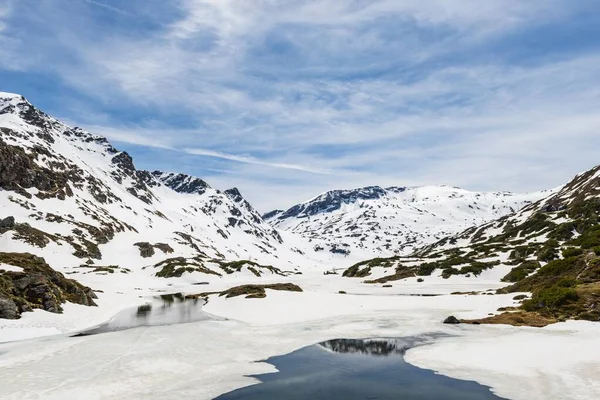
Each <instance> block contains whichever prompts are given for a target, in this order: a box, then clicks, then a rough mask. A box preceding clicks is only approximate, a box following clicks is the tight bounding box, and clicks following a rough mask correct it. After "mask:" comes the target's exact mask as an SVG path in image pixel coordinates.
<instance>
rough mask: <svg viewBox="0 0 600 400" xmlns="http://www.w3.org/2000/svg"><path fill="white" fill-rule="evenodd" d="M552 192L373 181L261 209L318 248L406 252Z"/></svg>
mask: <svg viewBox="0 0 600 400" xmlns="http://www.w3.org/2000/svg"><path fill="white" fill-rule="evenodd" d="M549 193H550V192H548V191H545V192H535V193H528V194H514V193H509V192H494V193H477V192H470V191H467V190H463V189H460V188H456V187H450V186H420V187H389V188H381V187H379V186H370V187H365V188H360V189H354V190H335V191H330V192H326V193H324V194H321V195H319V196H317V197H315V198H313V199H311V200H309V201H307V202H305V203H301V204H298V205H295V206H294V207H292V208H290V209H289V210H287V211H282V210H275V211H272V212H270V213H267V214H265V215H263V218H265V220H267V221H268V222H270V223H271V224H272V225H273V226H274V227H276V228H278V229H281V230H286V231H291V232H295V233H298V234H301V235H303V236H305V237H307V238H310V239H312V240H313V241H314V242H315V248H316V249H324V250H329V251H333V252H341V253H343V252H361V253H363V254H365V255H367V254H373V255H393V254H407V253H409V252H410V251H412V250H414V249H416V248H419V247H421V246H423V245H426V244H429V243H433V242H435V241H437V240H439V239H441V238H443V237H445V236H448V235H453V234H456V233H458V232H460V231H462V230H464V229H466V228H468V227H471V226H476V225H480V224H482V223H485V222H488V221H491V220H494V219H496V218H499V217H502V216H504V215H507V214H510V213H512V212H515V211H517V210H519V209H520V208H522V207H524V206H526V205H528V204H530V203H531V202H534V201H537V200H539V199H540V198H542V197H545V196H547V195H548V194H549Z"/></svg>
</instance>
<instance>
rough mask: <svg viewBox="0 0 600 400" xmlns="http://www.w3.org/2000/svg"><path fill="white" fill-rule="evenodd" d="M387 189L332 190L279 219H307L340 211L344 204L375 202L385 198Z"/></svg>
mask: <svg viewBox="0 0 600 400" xmlns="http://www.w3.org/2000/svg"><path fill="white" fill-rule="evenodd" d="M386 193H387V190H386V189H383V188H381V187H379V186H368V187H364V188H361V189H354V190H332V191H331V192H327V193H324V194H322V195H320V196H319V197H317V198H316V199H314V200H312V201H310V202H308V203H303V204H297V205H295V206H294V207H292V208H290V209H289V210H287V211H285V212H284V213H282V214H281V215H280V216H279V217H278V218H279V219H286V218H291V217H297V218H306V217H309V216H311V215H315V214H320V213H325V212H331V211H335V210H339V209H340V208H341V207H342V204H351V203H355V202H356V201H358V200H373V199H379V198H381V197H383V196H385V195H386Z"/></svg>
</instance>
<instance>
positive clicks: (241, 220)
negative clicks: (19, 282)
mask: <svg viewBox="0 0 600 400" xmlns="http://www.w3.org/2000/svg"><path fill="white" fill-rule="evenodd" d="M0 133H1V136H0V188H1V190H0V220H3V221H4V223H3V224H2V225H3V226H2V228H0V252H16V253H31V254H34V255H38V256H41V257H43V258H44V259H45V260H46V262H47V263H48V264H49V265H50V266H51V267H52V268H55V269H56V270H57V271H60V272H63V273H66V274H70V275H73V277H74V278H76V279H77V280H79V281H82V282H83V283H85V284H88V285H95V284H96V283H97V282H98V281H97V280H95V279H91V276H97V275H105V276H107V278H106V279H109V278H111V277H113V278H112V279H113V280H115V282H117V286H118V284H120V283H119V282H121V283H122V282H125V281H127V279H125V278H124V276H125V275H130V276H131V279H129V281H144V280H147V279H149V278H155V277H157V276H158V277H172V276H175V277H180V276H182V275H183V276H184V278H186V277H187V278H186V279H188V280H202V277H203V276H207V275H227V274H228V273H230V272H235V273H241V274H249V275H251V276H253V275H262V274H264V273H266V274H273V273H282V274H283V273H284V272H280V271H285V270H293V269H295V268H297V267H298V266H299V265H306V264H307V263H310V262H311V261H310V260H309V259H308V258H307V257H306V256H305V255H303V250H301V249H298V248H297V245H299V246H300V247H302V245H303V240H302V239H301V240H300V241H299V242H298V243H296V241H295V238H294V237H293V235H289V237H290V239H289V240H286V241H284V239H283V238H282V237H281V235H280V234H279V233H278V231H277V230H276V229H274V228H273V227H272V226H270V225H269V224H268V223H265V222H264V221H263V219H262V218H261V216H260V214H259V213H258V212H256V210H254V209H253V208H252V206H251V205H250V204H249V203H248V202H247V201H246V200H245V199H244V198H243V197H242V195H241V194H240V192H239V191H238V190H237V189H230V190H227V191H224V192H221V191H219V190H216V189H214V188H212V187H210V186H209V185H208V184H207V183H206V182H204V181H202V180H201V179H198V178H194V177H190V176H187V175H183V174H175V173H164V172H159V171H155V172H148V171H142V170H138V169H137V168H136V167H135V166H134V163H133V160H132V158H131V157H130V156H129V154H127V153H126V152H122V151H119V150H117V149H116V148H115V147H113V146H112V145H111V144H110V143H109V142H108V141H107V140H106V139H105V138H103V137H100V136H96V135H93V134H91V133H89V132H86V131H84V130H82V129H80V128H72V127H70V126H67V125H65V124H63V123H61V122H60V121H58V120H56V119H55V118H53V117H51V116H49V115H47V114H45V113H43V112H42V111H40V110H38V109H37V108H35V107H34V106H33V105H31V104H30V103H29V102H28V101H27V100H26V99H25V98H23V97H22V96H19V95H14V94H8V93H0ZM304 247H305V249H304V250H306V249H308V250H309V251H310V246H308V245H306V246H304ZM239 260H248V261H249V263H247V264H244V263H241V264H235V268H234V269H232V268H230V266H228V265H227V263H230V262H232V261H239ZM6 264H7V263H6V262H3V261H2V260H0V269H6V268H4V267H5V266H6ZM270 265H272V266H274V267H275V268H267V267H268V266H270ZM115 272H118V274H117V273H115ZM116 276H118V277H119V278H118V279H117V278H114V277H116Z"/></svg>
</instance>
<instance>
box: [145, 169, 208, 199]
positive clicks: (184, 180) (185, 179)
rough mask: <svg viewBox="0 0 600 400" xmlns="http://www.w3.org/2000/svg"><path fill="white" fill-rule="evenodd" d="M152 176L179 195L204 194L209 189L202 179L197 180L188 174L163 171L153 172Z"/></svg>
mask: <svg viewBox="0 0 600 400" xmlns="http://www.w3.org/2000/svg"><path fill="white" fill-rule="evenodd" d="M152 176H154V177H155V178H156V179H158V180H159V181H161V182H162V183H163V184H164V185H165V186H167V187H169V188H171V189H173V190H174V191H176V192H177V193H187V194H204V193H205V192H206V189H207V188H209V187H210V186H208V184H207V183H206V182H204V181H203V180H202V179H199V178H195V177H193V176H189V175H186V174H174V173H164V172H161V171H154V172H152Z"/></svg>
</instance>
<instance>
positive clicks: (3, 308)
mask: <svg viewBox="0 0 600 400" xmlns="http://www.w3.org/2000/svg"><path fill="white" fill-rule="evenodd" d="M19 316H20V313H19V309H18V307H17V305H16V304H15V302H14V301H12V300H11V299H10V298H9V297H8V296H5V295H3V294H2V293H0V318H4V319H19Z"/></svg>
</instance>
